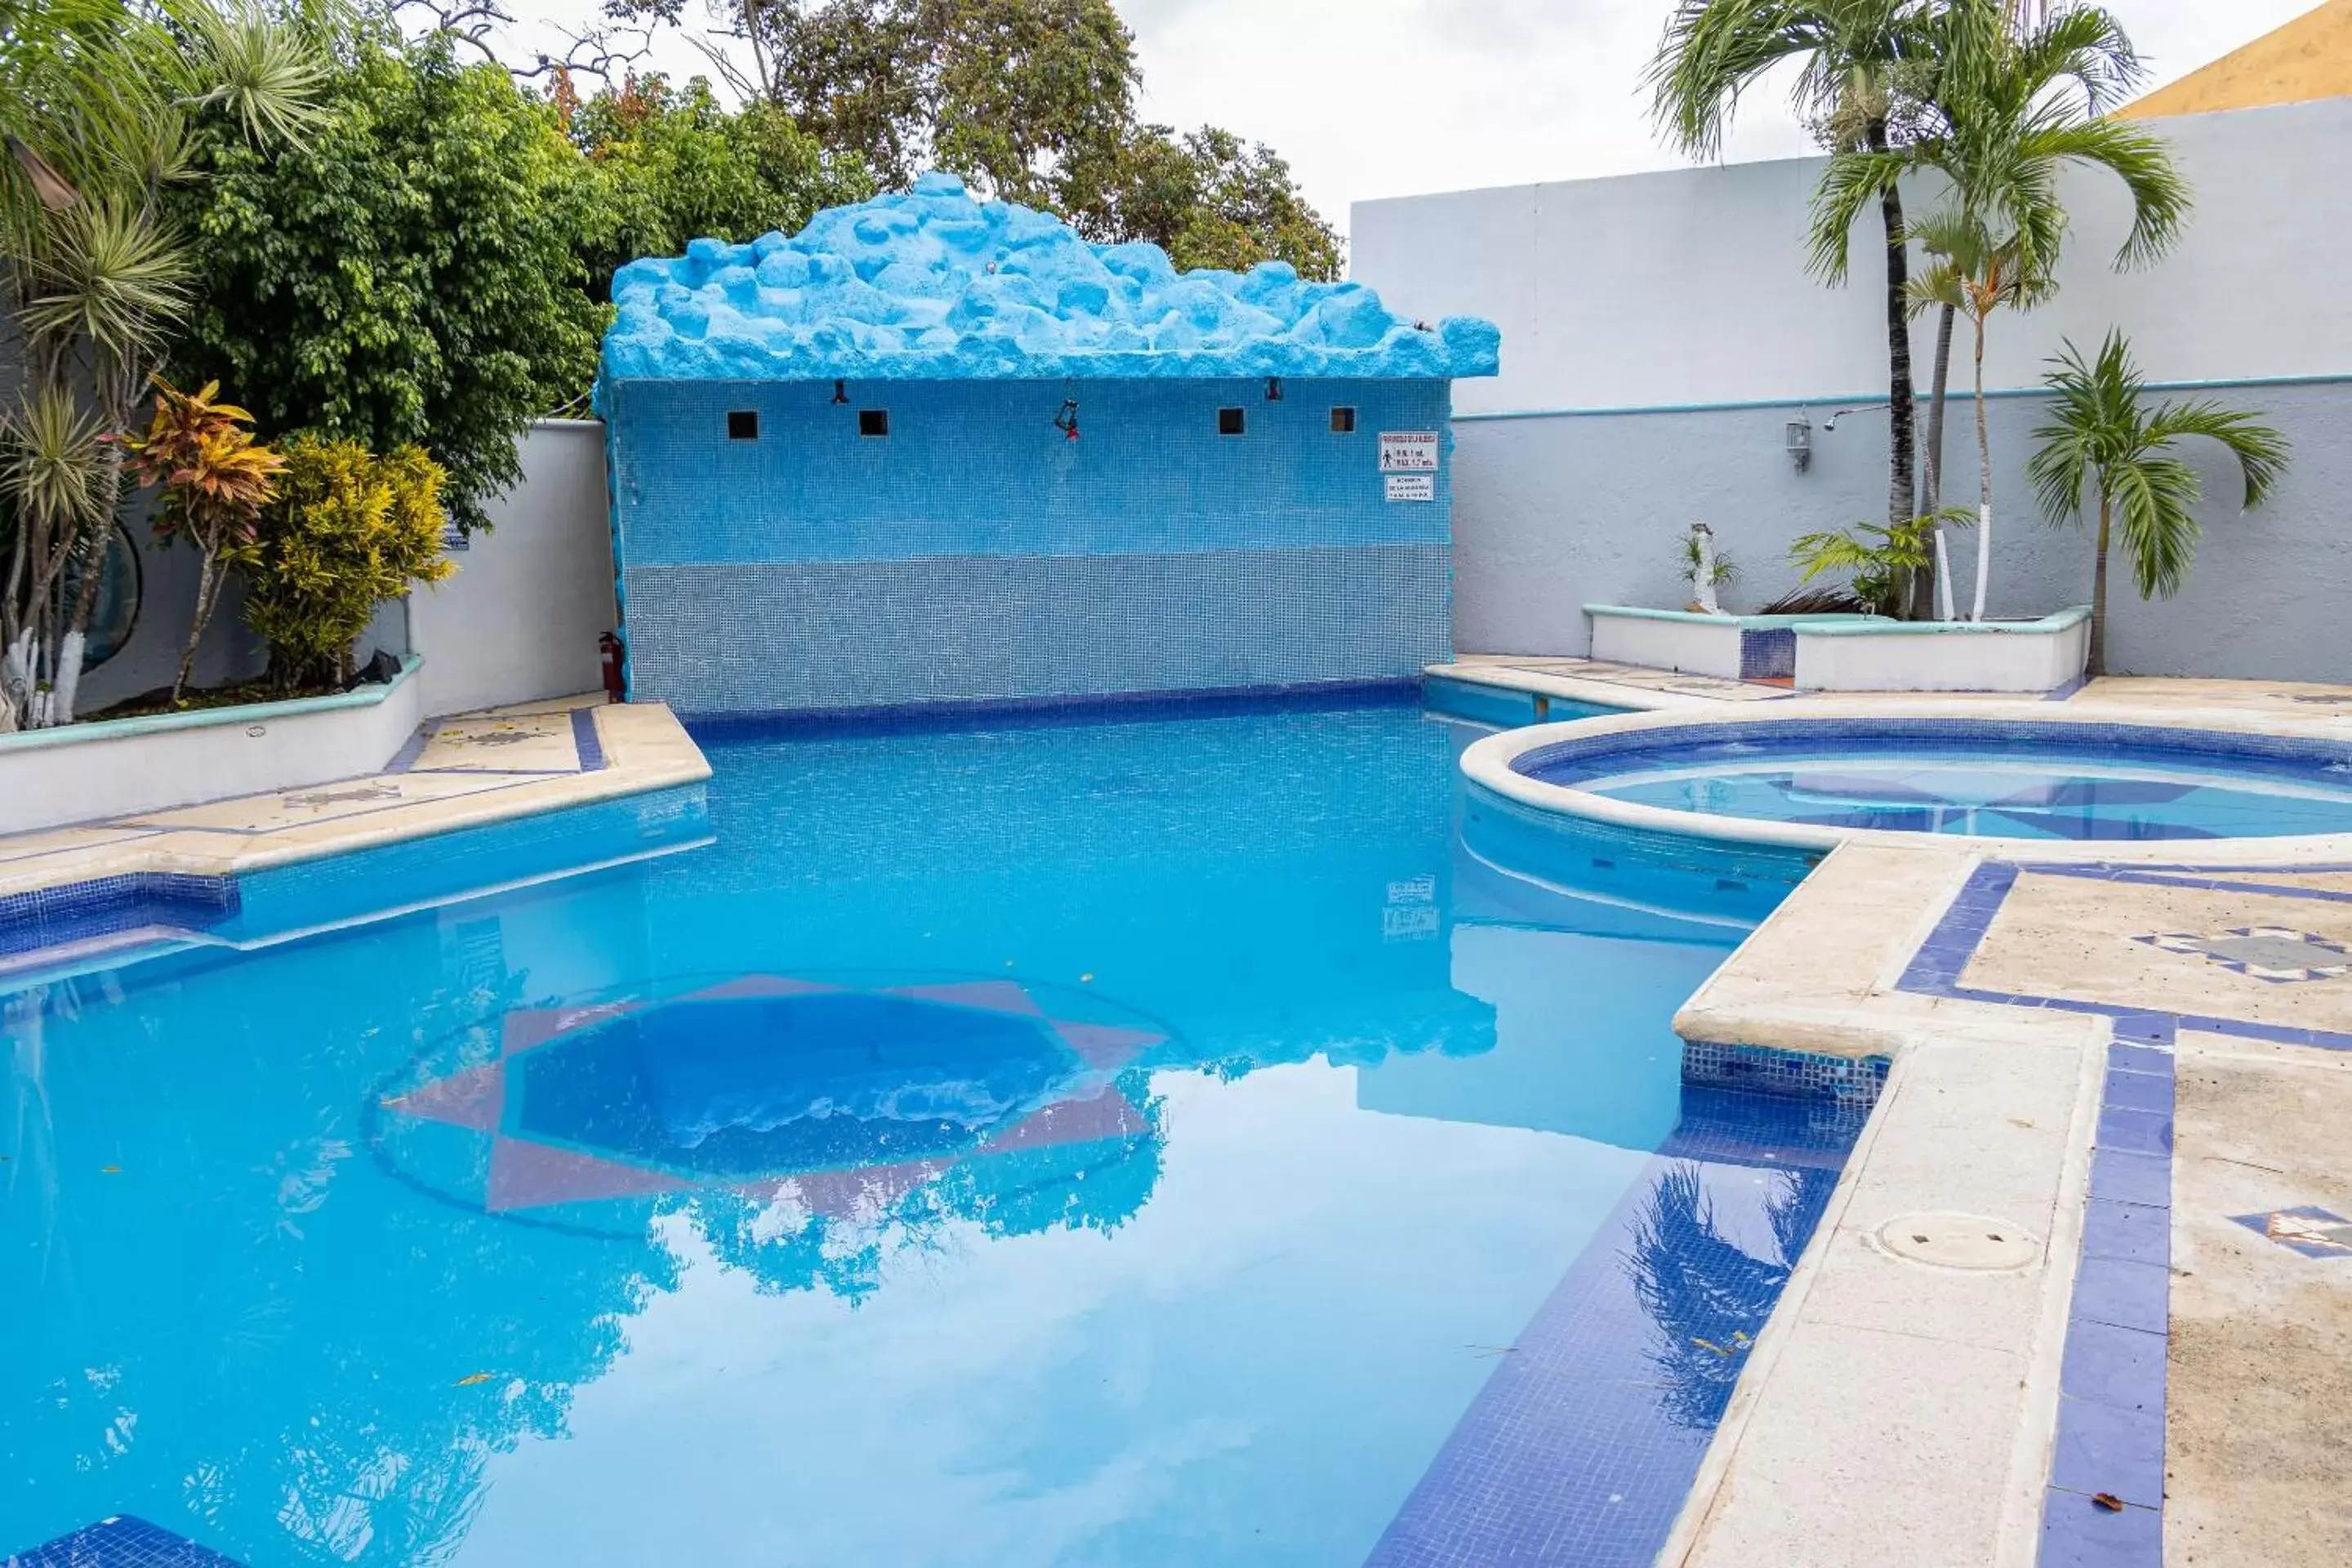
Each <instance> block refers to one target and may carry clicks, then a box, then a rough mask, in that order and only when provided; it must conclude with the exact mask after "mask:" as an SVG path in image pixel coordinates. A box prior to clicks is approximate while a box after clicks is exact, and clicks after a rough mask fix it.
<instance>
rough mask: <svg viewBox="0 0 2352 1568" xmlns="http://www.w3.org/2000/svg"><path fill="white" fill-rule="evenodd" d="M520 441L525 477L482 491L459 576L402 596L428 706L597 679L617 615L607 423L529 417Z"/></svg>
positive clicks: (458, 557)
mask: <svg viewBox="0 0 2352 1568" xmlns="http://www.w3.org/2000/svg"><path fill="white" fill-rule="evenodd" d="M520 454H521V458H522V471H523V477H522V482H521V483H520V484H518V485H517V486H516V487H515V488H514V489H512V490H511V491H509V492H508V493H507V494H506V495H503V496H500V497H498V498H496V499H494V500H491V501H490V502H489V504H488V508H487V510H488V513H489V517H490V523H491V528H490V531H488V533H482V534H477V535H475V537H474V538H473V539H472V540H471V541H470V542H468V544H467V547H466V548H465V549H464V550H461V551H458V552H456V553H454V554H453V556H452V557H451V558H452V559H453V560H455V561H456V562H457V574H456V575H455V576H453V577H451V578H449V579H448V580H447V581H446V582H444V583H442V584H439V585H438V586H436V587H431V588H419V589H417V590H416V591H415V593H413V594H411V595H409V598H408V604H407V641H408V646H409V647H410V648H411V649H412V650H413V651H415V652H417V653H420V654H423V655H424V656H425V668H424V669H423V670H422V671H421V672H420V676H419V679H422V681H423V682H424V709H425V712H427V713H431V714H443V713H457V712H463V711H466V710H469V709H475V708H489V707H495V706H498V705H499V704H501V703H508V702H531V701H536V700H539V699H541V698H546V697H566V696H570V695H572V693H574V692H581V691H593V690H595V689H597V687H598V686H599V685H601V684H602V680H603V677H602V674H601V666H600V664H599V662H598V652H597V638H598V637H600V636H602V635H603V634H604V633H605V632H607V631H610V630H612V628H613V626H614V619H615V616H614V608H613V544H612V528H611V524H610V522H609V521H608V517H609V512H608V509H607V505H606V497H605V489H604V426H603V425H602V424H601V423H600V422H598V421H596V420H593V419H541V420H537V421H535V422H533V424H532V425H531V426H530V429H529V430H528V431H526V432H525V433H524V435H523V437H522V439H521V441H520Z"/></svg>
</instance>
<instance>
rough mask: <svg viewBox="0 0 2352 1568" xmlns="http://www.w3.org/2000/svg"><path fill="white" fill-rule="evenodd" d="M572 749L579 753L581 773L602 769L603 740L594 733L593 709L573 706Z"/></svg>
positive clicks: (596, 771) (594, 713) (594, 714)
mask: <svg viewBox="0 0 2352 1568" xmlns="http://www.w3.org/2000/svg"><path fill="white" fill-rule="evenodd" d="M572 751H573V752H576V753H578V755H579V758H580V771H581V772H582V773H602V772H604V737H602V736H600V735H598V734H597V733H596V710H595V709H593V708H574V709H573V710H572Z"/></svg>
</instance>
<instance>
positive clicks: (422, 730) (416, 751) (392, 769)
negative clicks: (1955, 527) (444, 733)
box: [383, 719, 433, 773]
mask: <svg viewBox="0 0 2352 1568" xmlns="http://www.w3.org/2000/svg"><path fill="white" fill-rule="evenodd" d="M432 741H433V721H432V720H430V719H427V720H426V721H425V722H424V723H422V724H419V725H418V726H416V733H415V734H414V735H411V736H409V737H408V743H407V744H405V745H404V746H402V747H401V748H400V750H399V752H397V753H396V754H394V757H393V759H392V761H390V762H388V763H384V765H383V771H384V772H385V773H406V772H408V771H409V769H411V768H413V767H415V765H416V759H417V758H419V757H421V756H423V755H424V754H425V747H426V746H427V745H429V744H431V743H432Z"/></svg>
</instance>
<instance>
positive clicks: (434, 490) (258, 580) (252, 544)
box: [230, 436, 457, 692]
mask: <svg viewBox="0 0 2352 1568" xmlns="http://www.w3.org/2000/svg"><path fill="white" fill-rule="evenodd" d="M284 452H285V457H286V469H285V472H284V473H283V474H281V475H280V476H279V477H278V490H277V495H276V498H275V499H274V500H272V501H271V502H270V504H269V506H268V509H267V510H265V511H264V512H263V513H262V518H261V525H260V527H259V529H258V530H257V531H256V532H255V534H254V536H253V538H252V539H251V540H250V541H249V542H246V543H244V544H242V545H240V546H238V547H237V548H236V550H235V551H234V552H232V553H231V556H230V559H231V560H232V561H233V562H234V563H236V566H237V567H238V568H239V569H240V570H242V571H243V573H244V574H245V581H246V597H245V616H246V620H247V622H248V623H249V624H250V625H251V626H252V627H253V629H254V630H255V631H257V632H259V633H260V634H261V635H262V636H263V637H267V638H268V639H269V679H270V683H271V684H272V685H273V686H274V687H276V688H277V689H278V690H279V691H281V692H285V691H294V690H299V689H308V688H316V687H322V686H332V687H340V686H341V685H342V684H343V683H344V682H346V681H347V680H349V679H350V678H351V667H352V644H353V643H354V642H356V641H358V640H359V636H360V634H361V633H362V632H363V631H365V630H366V629H367V624H368V620H369V617H370V616H373V615H374V614H375V607H376V606H377V605H381V604H383V603H384V602H385V601H386V600H389V599H401V598H405V597H407V595H408V590H409V587H410V585H411V584H415V583H438V582H440V581H441V580H442V579H443V578H445V577H446V576H448V575H449V574H450V573H452V572H454V571H456V570H457V568H456V566H455V565H453V564H452V563H450V561H449V560H448V559H447V557H446V556H445V555H443V554H442V552H441V531H442V526H443V522H444V521H445V513H444V511H443V510H442V504H441V481H442V479H443V477H444V476H443V474H442V470H441V467H440V465H439V464H437V463H436V462H435V461H434V460H433V459H432V458H428V457H426V456H425V452H424V450H423V448H421V447H400V448H399V449H398V450H396V451H394V453H392V454H391V455H390V456H389V457H383V458H379V457H376V456H375V455H374V454H373V453H371V452H370V451H369V450H368V449H367V448H366V447H362V446H361V445H360V444H359V443H358V442H356V441H321V440H320V439H319V438H318V437H314V436H297V437H294V438H293V439H292V440H290V441H289V442H287V443H286V445H285V447H284Z"/></svg>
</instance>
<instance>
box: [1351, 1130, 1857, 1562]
mask: <svg viewBox="0 0 2352 1568" xmlns="http://www.w3.org/2000/svg"><path fill="white" fill-rule="evenodd" d="M1683 1105H1684V1113H1683V1117H1682V1120H1681V1121H1680V1122H1679V1123H1678V1124H1677V1125H1676V1127H1675V1132H1674V1134H1673V1135H1672V1136H1671V1137H1670V1138H1668V1139H1667V1141H1666V1142H1665V1143H1664V1145H1663V1146H1662V1147H1661V1148H1660V1149H1659V1150H1658V1152H1656V1153H1655V1154H1654V1155H1653V1156H1652V1157H1651V1158H1650V1159H1649V1161H1648V1162H1647V1163H1645V1164H1644V1165H1643V1168H1642V1171H1641V1173H1640V1175H1639V1176H1638V1177H1637V1178H1636V1179H1635V1180H1634V1181H1633V1184H1631V1186H1630V1187H1629V1188H1628V1189H1627V1191H1626V1194H1625V1195H1624V1197H1623V1198H1622V1199H1621V1200H1620V1201H1619V1203H1618V1204H1617V1205H1616V1207H1615V1208H1614V1209H1613V1210H1612V1212H1611V1214H1610V1215H1609V1217H1608V1218H1607V1219H1605V1220H1603V1221H1602V1222H1601V1226H1600V1228H1599V1229H1598V1230H1597V1231H1596V1232H1595V1233H1594V1235H1593V1237H1592V1239H1591V1241H1590V1242H1589V1243H1587V1244H1586V1246H1585V1248H1584V1250H1583V1251H1582V1253H1580V1255H1579V1256H1578V1258H1577V1259H1576V1261H1575V1262H1574V1263H1573V1264H1572V1265H1570V1268H1569V1270H1568V1272H1567V1273H1566V1274H1565V1275H1564V1276H1563V1277H1562V1278H1561V1279H1560V1282H1559V1285H1558V1286H1556V1287H1555V1288H1554V1289H1553V1290H1552V1291H1551V1293H1550V1295H1549V1296H1548V1297H1547V1298H1546V1299H1545V1300H1544V1302H1543V1304H1542V1305H1541V1306H1539V1307H1538V1309H1537V1310H1536V1312H1535V1315H1534V1316H1533V1318H1531V1319H1530V1320H1529V1321H1528V1324H1527V1326H1526V1328H1524V1329H1523V1330H1522V1331H1520V1332H1519V1334H1518V1336H1517V1341H1516V1342H1515V1343H1514V1344H1513V1345H1511V1346H1510V1347H1509V1348H1508V1349H1507V1351H1504V1352H1502V1353H1500V1354H1498V1355H1497V1356H1496V1363H1495V1370H1494V1372H1493V1373H1492V1374H1491V1375H1490V1376H1489V1377H1488V1378H1487V1380H1486V1384H1485V1386H1484V1387H1482V1388H1481V1389H1480V1390H1479V1392H1478V1394H1477V1397H1476V1398H1475V1399H1474V1400H1473V1401H1472V1402H1471V1404H1470V1407H1469V1408H1468V1409H1467V1410H1465V1412H1464V1413H1463V1415H1462V1418H1461V1419H1460V1420H1459V1421H1458V1422H1457V1423H1455V1425H1454V1430H1453V1431H1452V1432H1451V1433H1450V1434H1448V1436H1447V1437H1446V1440H1445V1443H1444V1446H1443V1447H1441V1448H1440V1449H1439V1451H1438V1453H1437V1456H1436V1458H1434V1459H1433V1460H1432V1461H1431V1463H1430V1466H1429V1468H1428V1469H1427V1470H1426V1471H1424V1472H1423V1476H1422V1478H1421V1480H1420V1482H1419V1483H1418V1484H1417V1485H1416V1486H1415V1487H1414V1488H1413V1490H1412V1494H1411V1495H1410V1496H1409V1497H1408V1498H1407V1499H1406V1500H1405V1501H1404V1503H1403V1505H1402V1507H1401V1508H1400V1509H1399V1510H1397V1513H1396V1516H1395V1518H1394V1519H1393V1520H1391V1521H1390V1524H1389V1526H1388V1529H1387V1530H1386V1531H1384V1532H1383V1533H1382V1534H1381V1539H1380V1541H1379V1542H1378V1543H1377V1544H1376V1545H1375V1546H1374V1547H1373V1549H1372V1552H1371V1554H1370V1557H1369V1558H1368V1559H1367V1560H1366V1563H1367V1568H1490V1565H1495V1564H1502V1563H1564V1564H1566V1563H1572V1564H1576V1565H1578V1568H1647V1565H1648V1564H1650V1563H1653V1562H1654V1561H1655V1560H1656V1557H1657V1554H1658V1552H1659V1550H1660V1549H1661V1548H1662V1547H1663V1546H1664V1543H1665V1540H1666V1537H1667V1535H1668V1534H1669V1533H1670V1532H1671V1531H1672V1530H1673V1529H1674V1522H1675V1519H1676V1518H1677V1517H1678V1516H1679V1515H1680V1514H1681V1512H1682V1509H1683V1506H1684V1504H1685V1501H1686V1500H1688V1498H1689V1494H1690V1487H1691V1482H1692V1481H1693V1480H1694V1479H1696V1476H1697V1473H1698V1468H1699V1465H1700V1463H1701V1462H1702V1461H1703V1460H1704V1458H1706V1449H1707V1447H1708V1445H1709V1444H1710V1443H1711V1442H1713V1440H1714V1436H1715V1432H1716V1429H1717V1426H1719V1425H1720V1424H1721V1421H1722V1416H1723V1411H1724V1408H1725V1406H1726V1405H1727V1404H1728V1402H1729V1399H1730V1396H1731V1393H1732V1389H1733V1387H1734V1385H1735V1384H1736V1383H1737V1381H1738V1374H1739V1372H1740V1370H1741V1369H1742V1367H1743V1366H1744V1364H1745V1361H1746V1356H1747V1353H1748V1349H1749V1347H1750V1346H1752V1344H1753V1343H1754V1338H1755V1335H1756V1333H1757V1332H1759V1331H1761V1329H1762V1327H1763V1325H1764V1322H1765V1321H1766V1320H1767V1319H1768V1318H1769V1315H1770V1313H1771V1310H1772V1308H1773V1306H1774V1305H1775V1304H1777V1301H1778V1299H1779V1297H1780V1290H1781V1288H1782V1287H1783V1285H1785V1283H1786V1281H1787V1276H1788V1270H1789V1268H1790V1266H1791V1265H1793V1263H1794V1262H1795V1257H1794V1256H1793V1254H1790V1255H1781V1254H1780V1248H1782V1247H1793V1248H1794V1249H1795V1250H1796V1251H1799V1252H1801V1250H1802V1248H1803V1247H1804V1245H1805V1244H1806V1242H1807V1241H1808V1240H1809V1239H1810V1238H1811V1235H1812V1232H1813V1230H1814V1228H1815V1227H1816V1226H1818V1225H1819V1223H1820V1219H1821V1215H1822V1208H1823V1207H1824V1206H1825V1205H1826V1204H1827V1202H1828V1199H1829V1196H1830V1194H1831V1192H1832V1189H1833V1188H1834V1186H1835V1184H1836V1182H1837V1179H1838V1173H1839V1171H1840V1170H1841V1168H1842V1167H1843V1163H1844V1156H1845V1153H1846V1152H1847V1151H1848V1150H1849V1149H1851V1147H1852V1146H1853V1136H1854V1132H1855V1131H1856V1129H1857V1128H1858V1127H1859V1125H1860V1120H1859V1118H1845V1117H1839V1116H1836V1115H1835V1114H1834V1113H1833V1112H1832V1114H1831V1115H1830V1116H1829V1117H1828V1118H1827V1119H1826V1120H1825V1118H1824V1115H1823V1111H1824V1108H1823V1107H1822V1105H1821V1104H1820V1103H1819V1102H1815V1101H1808V1100H1771V1099H1769V1098H1763V1097H1759V1096H1755V1095H1749V1094H1743V1093H1737V1092H1731V1091H1727V1090H1723V1089H1706V1088H1693V1089H1686V1090H1685V1094H1684V1101H1683ZM1757 1170H1771V1171H1777V1172H1779V1173H1780V1174H1781V1176H1782V1177H1783V1178H1784V1179H1785V1181H1786V1183H1787V1188H1786V1192H1787V1196H1788V1205H1789V1206H1788V1208H1787V1210H1786V1215H1785V1217H1786V1219H1787V1220H1788V1229H1787V1234H1786V1235H1785V1236H1784V1237H1776V1239H1775V1240H1774V1241H1773V1242H1771V1243H1770V1244H1769V1245H1766V1246H1764V1247H1763V1248H1762V1250H1763V1251H1765V1252H1766V1253H1769V1254H1773V1255H1774V1256H1771V1257H1758V1256H1755V1255H1754V1254H1752V1253H1751V1252H1749V1251H1748V1250H1746V1249H1745V1248H1746V1247H1750V1246H1756V1245H1758V1243H1757V1242H1756V1241H1755V1240H1753V1239H1750V1238H1747V1237H1735V1236H1723V1235H1717V1234H1716V1233H1715V1232H1714V1231H1713V1229H1712V1226H1711V1225H1710V1224H1709V1222H1708V1221H1706V1220H1702V1219H1697V1218H1696V1215H1700V1214H1703V1213H1706V1205H1708V1204H1709V1203H1710V1202H1712V1201H1713V1200H1715V1199H1717V1198H1721V1199H1729V1198H1730V1197H1731V1196H1732V1194H1735V1193H1740V1194H1752V1193H1753V1186H1752V1183H1753V1180H1754V1177H1753V1174H1752V1173H1753V1172H1754V1171H1757ZM1718 1184H1719V1185H1718ZM1677 1188H1679V1190H1680V1193H1681V1194H1682V1196H1683V1197H1685V1199H1694V1198H1695V1199H1696V1202H1695V1203H1694V1204H1693V1205H1692V1206H1690V1207H1689V1208H1687V1209H1682V1210H1675V1209H1674V1205H1671V1204H1669V1203H1668V1202H1667V1201H1665V1200H1666V1198H1667V1196H1668V1195H1669V1194H1671V1193H1673V1192H1674V1191H1675V1189H1677ZM1725 1206H1726V1207H1727V1208H1728V1207H1730V1206H1733V1205H1730V1204H1728V1203H1727V1204H1726V1205H1725ZM1670 1211H1671V1212H1678V1213H1680V1214H1682V1215H1684V1216H1685V1218H1684V1219H1683V1220H1682V1222H1681V1223H1680V1224H1679V1225H1675V1224H1664V1223H1662V1216H1664V1215H1667V1214H1668V1213H1669V1212H1670ZM1773 1228H1774V1230H1775V1231H1776V1233H1777V1232H1779V1231H1780V1228H1781V1226H1780V1222H1779V1221H1778V1220H1776V1221H1775V1222H1774V1225H1773ZM1662 1246H1664V1247H1665V1248H1666V1252H1667V1255H1668V1258H1669V1260H1670V1262H1669V1267H1667V1268H1663V1269H1662V1268H1656V1267H1655V1266H1654V1263H1653V1264H1652V1265H1650V1266H1647V1267H1645V1265H1644V1263H1643V1257H1644V1254H1645V1249H1646V1251H1647V1253H1648V1255H1649V1256H1650V1257H1652V1258H1655V1256H1656V1254H1657V1249H1659V1248H1660V1247H1662ZM1735 1279H1736V1281H1737V1285H1736V1287H1734V1288H1732V1289H1728V1290H1725V1289H1720V1287H1725V1286H1731V1285H1732V1282H1733V1281H1734V1280H1735ZM1631 1347H1643V1348H1642V1349H1640V1350H1633V1349H1632V1348H1631Z"/></svg>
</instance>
